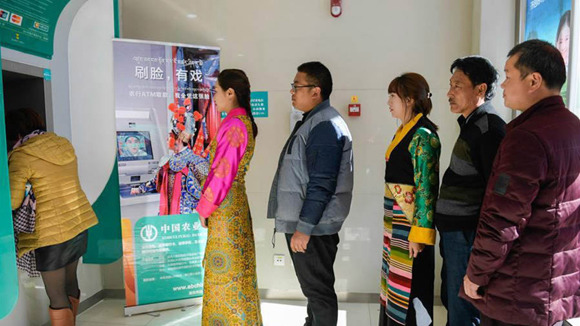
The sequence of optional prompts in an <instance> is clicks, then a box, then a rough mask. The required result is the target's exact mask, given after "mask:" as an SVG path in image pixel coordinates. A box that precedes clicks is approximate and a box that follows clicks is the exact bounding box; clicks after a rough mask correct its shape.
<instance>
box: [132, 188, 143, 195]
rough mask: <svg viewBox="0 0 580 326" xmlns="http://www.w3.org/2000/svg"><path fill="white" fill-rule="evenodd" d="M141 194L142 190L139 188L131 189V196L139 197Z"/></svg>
mask: <svg viewBox="0 0 580 326" xmlns="http://www.w3.org/2000/svg"><path fill="white" fill-rule="evenodd" d="M140 193H141V189H139V188H138V187H137V188H131V195H138V194H140Z"/></svg>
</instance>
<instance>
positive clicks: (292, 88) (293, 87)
mask: <svg viewBox="0 0 580 326" xmlns="http://www.w3.org/2000/svg"><path fill="white" fill-rule="evenodd" d="M290 87H291V88H290V89H291V90H292V92H294V93H296V91H297V90H298V89H299V88H304V87H318V86H316V85H296V84H294V83H291V84H290Z"/></svg>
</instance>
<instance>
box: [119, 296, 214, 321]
mask: <svg viewBox="0 0 580 326" xmlns="http://www.w3.org/2000/svg"><path fill="white" fill-rule="evenodd" d="M202 303H203V297H200V298H192V299H184V300H176V301H167V302H159V303H152V304H146V305H139V306H133V307H125V317H130V316H134V315H139V314H146V313H149V312H156V311H162V310H169V309H176V308H185V307H191V306H199V305H201V304H202Z"/></svg>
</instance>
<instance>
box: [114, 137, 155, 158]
mask: <svg viewBox="0 0 580 326" xmlns="http://www.w3.org/2000/svg"><path fill="white" fill-rule="evenodd" d="M117 158H118V159H119V161H141V160H152V159H153V150H152V149H151V136H150V135H149V132H148V131H117Z"/></svg>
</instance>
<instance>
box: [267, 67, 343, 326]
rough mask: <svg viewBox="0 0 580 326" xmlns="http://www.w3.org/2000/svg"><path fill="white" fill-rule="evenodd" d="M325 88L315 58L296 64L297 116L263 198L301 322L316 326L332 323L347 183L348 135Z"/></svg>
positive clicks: (324, 74)
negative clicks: (301, 303)
mask: <svg viewBox="0 0 580 326" xmlns="http://www.w3.org/2000/svg"><path fill="white" fill-rule="evenodd" d="M331 92H332V77H331V75H330V71H329V70H328V69H327V68H326V67H325V66H324V65H323V64H322V63H320V62H307V63H304V64H302V65H300V66H299V67H298V72H297V73H296V77H295V78H294V82H293V83H292V89H291V91H290V94H292V105H293V106H294V107H295V108H296V109H298V110H300V111H303V112H304V116H303V118H302V121H299V122H298V123H297V124H296V126H295V127H294V130H293V131H292V133H291V134H290V137H289V138H288V140H287V141H286V144H285V145H284V148H283V149H282V153H281V154H280V159H279V161H278V170H277V171H276V175H275V176H274V181H273V183H272V190H271V192H270V201H269V203H268V218H275V219H276V231H277V232H282V233H285V234H286V240H287V243H288V249H289V251H290V257H291V258H292V261H293V263H294V269H295V271H296V276H297V277H298V281H299V282H300V287H301V288H302V292H303V293H304V295H305V296H306V298H307V299H308V306H307V313H308V317H307V318H306V323H305V325H316V326H327V325H328V326H331V325H332V326H335V325H336V323H337V318H338V303H337V298H336V292H335V291H334V269H333V265H334V260H335V258H336V252H337V250H338V242H339V239H338V232H339V231H340V228H341V227H342V224H343V223H344V220H345V219H346V216H347V215H348V212H349V210H350V204H351V200H352V187H353V153H352V137H351V135H350V131H349V130H348V127H347V125H346V122H345V121H344V120H343V119H342V117H341V116H340V114H339V113H338V112H337V111H336V109H334V108H333V107H332V106H330V102H329V99H328V98H329V96H330V93H331Z"/></svg>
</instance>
